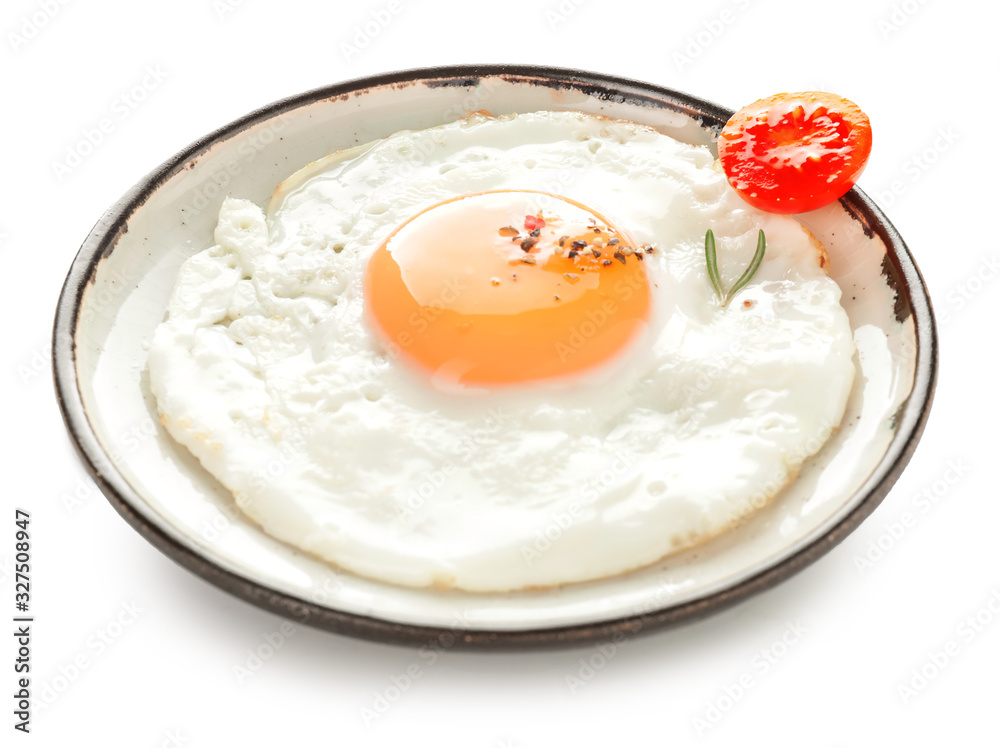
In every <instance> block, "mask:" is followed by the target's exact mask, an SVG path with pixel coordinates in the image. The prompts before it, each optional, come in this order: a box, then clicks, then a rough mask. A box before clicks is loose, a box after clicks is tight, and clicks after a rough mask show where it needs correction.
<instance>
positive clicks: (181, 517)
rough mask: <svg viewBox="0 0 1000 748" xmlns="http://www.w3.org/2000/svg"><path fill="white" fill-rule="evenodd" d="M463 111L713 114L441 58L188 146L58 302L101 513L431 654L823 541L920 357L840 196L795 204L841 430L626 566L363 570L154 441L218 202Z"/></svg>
mask: <svg viewBox="0 0 1000 748" xmlns="http://www.w3.org/2000/svg"><path fill="white" fill-rule="evenodd" d="M477 109H486V110H489V111H490V112H492V113H494V114H504V113H510V112H527V111H536V110H543V109H555V110H577V111H583V112H588V113H592V114H601V115H605V116H609V117H615V118H623V119H629V120H634V121H636V122H641V123H643V124H646V125H650V126H653V127H656V128H657V129H659V130H660V131H661V132H664V133H666V134H669V135H672V136H674V137H676V138H678V139H680V140H684V141H687V142H689V143H696V144H706V145H710V146H711V144H712V142H713V140H714V136H715V135H716V134H717V132H718V130H719V129H720V128H721V127H722V125H723V124H724V123H725V122H726V121H727V120H728V119H729V116H730V115H731V112H730V111H728V110H726V109H723V108H721V107H719V106H717V105H715V104H712V103H710V102H707V101H702V100H700V99H696V98H694V97H692V96H688V95H686V94H683V93H679V92H677V91H671V90H669V89H665V88H661V87H658V86H654V85H650V84H647V83H641V82H638V81H633V80H626V79H621V78H615V77H610V76H605V75H599V74H595V73H587V72H582V71H578V70H566V69H559V68H548V67H545V68H543V67H526V66H508V65H500V66H495V65H494V66H488V65H476V66H456V67H443V68H430V69H420V70H408V71H402V72H395V73H388V74H385V75H379V76H375V77H369V78H363V79H359V80H354V81H350V82H347V83H341V84H338V85H334V86H330V87H327V88H322V89H317V90H315V91H310V92H308V93H304V94H301V95H298V96H294V97H291V98H288V99H284V100H282V101H278V102H275V103H274V104H271V105H269V106H266V107H264V108H262V109H259V110H257V111H255V112H252V113H250V114H248V115H247V116H245V117H243V118H241V119H239V120H237V121H235V122H233V123H232V124H229V125H226V126H225V127H223V128H221V129H219V130H217V131H216V132H213V133H211V134H209V135H207V136H206V137H204V138H202V139H200V140H199V141H197V142H195V143H193V144H192V145H191V146H190V147H188V148H186V149H185V150H184V151H182V152H181V153H179V154H177V155H176V156H174V157H173V158H171V159H169V160H168V161H166V162H165V163H163V164H162V165H160V166H159V167H157V168H156V169H155V170H153V171H152V172H151V173H150V174H149V175H148V176H147V177H146V178H144V179H143V180H142V181H140V182H139V183H138V184H137V185H136V186H135V187H134V188H132V189H131V190H130V191H129V192H128V194H126V195H125V196H124V197H123V198H122V199H121V200H120V201H118V202H117V203H116V204H115V205H113V206H112V207H111V208H110V209H109V210H108V211H107V213H105V214H104V216H103V217H102V218H101V219H100V220H99V221H98V223H97V225H96V226H95V227H94V229H93V231H92V232H91V233H90V235H89V236H88V237H87V238H86V240H85V241H84V243H83V246H82V247H81V248H80V252H79V254H78V255H77V257H76V259H75V261H74V262H73V265H72V267H71V268H70V271H69V275H68V277H67V279H66V283H65V286H64V287H63V290H62V295H61V297H60V299H59V305H58V310H57V313H56V319H55V329H54V336H53V361H54V371H55V379H56V390H57V395H58V398H59V403H60V406H61V408H62V412H63V416H64V418H65V421H66V425H67V427H68V429H69V433H70V436H71V438H72V439H73V441H74V442H75V445H76V447H77V449H78V451H79V453H80V455H81V457H82V459H83V462H84V463H85V465H86V467H87V469H88V470H89V471H90V473H91V474H92V475H93V477H94V480H95V481H96V482H97V485H98V486H99V487H100V489H101V490H102V492H103V493H104V494H105V495H106V496H107V498H108V499H109V501H110V502H111V503H112V504H113V505H114V507H115V508H116V509H117V510H118V512H119V513H120V514H121V515H122V516H123V517H124V518H125V520H126V521H128V522H129V524H131V525H132V526H133V527H134V528H135V529H136V530H137V531H138V532H139V533H140V534H141V535H142V536H143V537H145V538H146V539H147V540H148V541H149V542H150V543H152V544H153V545H154V546H156V547H157V548H159V549H160V550H161V551H163V552H164V553H165V554H167V555H168V556H169V557H170V558H172V559H173V560H175V561H176V562H178V563H179V564H181V565H182V566H184V567H185V568H187V569H189V570H191V571H192V572H194V573H195V574H197V575H199V576H201V577H203V578H205V579H206V580H208V581H209V582H211V583H213V584H215V585H216V586H218V587H220V588H222V589H223V590H226V591H228V592H230V593H232V594H234V595H236V596H238V597H240V598H243V599H244V600H247V601H249V602H251V603H253V604H255V605H258V606H260V607H261V608H264V609H267V610H269V611H272V612H275V613H278V614H280V615H283V616H286V617H288V618H291V619H294V620H296V621H299V622H303V623H306V624H309V625H312V626H316V627H319V628H323V629H328V630H330V631H334V632H337V633H341V634H347V635H352V636H360V637H366V638H370V639H377V640H382V641H390V642H399V643H407V644H421V645H428V644H434V643H435V642H436V643H438V645H439V646H472V647H474V646H487V645H488V646H493V647H524V646H534V645H560V644H563V645H566V644H576V643H582V642H588V641H592V640H595V639H606V638H609V637H614V636H616V635H631V634H635V633H639V632H641V631H650V630H653V629H656V628H659V627H663V626H666V625H669V624H675V623H678V622H681V621H688V620H691V619H694V618H697V617H700V616H704V615H707V614H709V613H712V612H715V611H718V610H721V609H723V608H725V607H727V606H730V605H733V604H735V603H737V602H738V601H740V600H744V599H746V598H747V597H749V596H751V595H753V594H756V593H757V592H760V591H761V590H764V589H767V588H768V587H771V586H773V585H775V584H777V583H778V582H780V581H781V580H783V579H785V578H787V577H788V576H790V575H791V574H794V573H795V572H796V571H799V570H800V569H802V568H803V567H805V566H806V565H808V564H810V563H812V562H813V561H815V560H816V559H817V558H819V557H820V556H822V555H823V554H824V553H826V552H827V551H829V550H830V549H831V548H832V547H833V546H835V545H836V544H837V543H839V542H840V541H841V540H843V539H844V538H845V537H846V536H847V535H848V534H849V533H850V532H851V531H853V530H854V529H855V528H856V527H857V526H858V525H859V524H860V523H861V522H862V521H863V520H864V518H865V517H867V516H868V515H869V514H870V513H871V512H872V511H873V510H874V508H875V507H876V506H877V505H878V503H879V502H880V501H881V500H882V499H883V498H884V497H885V496H886V494H887V493H888V492H889V489H890V488H891V487H892V485H893V483H894V482H895V481H896V479H897V478H898V476H899V475H900V473H901V471H902V470H903V468H904V467H905V465H906V463H907V461H908V460H909V458H910V456H911V455H912V454H913V451H914V449H915V447H916V444H917V441H918V439H919V437H920V434H921V431H922V429H923V426H924V423H925V421H926V419H927V415H928V410H929V408H930V404H931V399H932V396H933V391H934V382H935V377H936V368H937V343H936V335H935V326H934V318H933V314H932V310H931V305H930V301H929V299H928V296H927V291H926V288H925V286H924V283H923V280H922V279H921V277H920V273H919V271H918V270H917V267H916V265H915V264H914V262H913V258H912V257H911V256H910V253H909V251H908V250H907V248H906V245H905V244H904V242H903V240H902V238H901V237H900V236H899V234H898V233H897V232H896V230H895V229H894V228H893V226H892V225H891V224H890V223H889V221H888V219H887V218H886V217H885V216H884V215H883V214H882V212H881V211H880V210H879V209H878V208H877V207H876V206H875V205H874V204H873V203H872V201H871V200H870V199H869V198H868V197H866V196H865V195H864V193H862V192H861V191H860V190H858V189H856V188H855V189H853V190H852V191H851V192H850V193H848V195H846V196H845V197H844V198H842V199H841V200H840V201H839V202H837V203H834V204H833V205H830V206H827V207H826V208H823V209H820V210H818V211H814V212H812V213H808V214H804V215H802V216H800V219H801V220H802V222H803V223H804V224H805V225H806V226H807V227H808V228H809V229H810V230H811V231H812V232H813V233H814V234H815V235H816V236H817V237H818V238H819V239H820V240H821V241H823V242H824V243H825V244H826V246H827V248H828V250H829V253H830V256H831V258H832V271H831V275H832V276H833V277H834V279H835V280H836V281H837V282H838V283H839V284H840V286H841V288H842V289H843V291H844V296H843V304H844V306H845V308H846V310H847V313H848V316H849V319H850V322H851V327H852V329H853V330H854V337H855V343H856V345H857V349H858V354H857V356H856V358H855V366H856V367H857V374H858V375H857V377H856V382H855V386H854V389H853V391H852V393H851V397H850V401H849V403H848V407H847V413H846V415H845V417H844V422H843V424H842V426H841V428H840V429H839V430H838V432H837V433H836V434H835V435H834V436H833V438H832V439H831V440H830V441H829V442H828V443H827V444H826V445H825V447H824V448H823V449H822V450H821V451H820V452H819V453H818V454H817V455H816V456H814V457H813V458H812V459H810V460H809V461H808V462H807V463H806V464H805V465H804V466H803V468H802V470H801V472H800V474H799V477H798V478H797V479H796V480H795V481H794V482H793V483H792V484H791V485H790V486H789V487H788V488H787V489H786V490H785V491H783V492H782V494H780V496H779V497H778V498H777V499H776V500H775V501H773V502H772V503H771V504H769V505H768V506H767V507H765V508H764V509H762V510H760V511H759V512H757V513H756V514H754V515H753V516H752V518H751V519H750V520H749V521H747V522H745V523H744V524H742V525H740V526H739V527H737V528H736V529H734V530H733V531H731V532H729V533H726V534H723V535H722V536H720V537H718V538H716V539H715V540H713V541H710V542H708V543H705V544H702V545H699V546H697V547H695V548H693V549H691V550H688V551H686V552H682V553H679V554H676V555H673V556H670V557H669V558H667V559H665V560H663V561H661V562H660V563H657V564H655V565H653V566H650V567H647V568H645V569H642V570H639V571H636V572H632V573H630V574H625V575H622V576H618V577H615V578H611V579H605V580H600V581H595V582H589V583H584V584H573V585H567V586H564V587H560V588H557V589H551V590H545V591H525V592H517V593H504V594H476V593H462V592H456V591H452V592H438V591H432V590H417V589H407V588H400V587H395V586H392V585H388V584H384V583H380V582H377V581H373V580H368V579H362V578H359V577H355V576H353V575H351V574H348V573H345V572H340V571H337V570H335V569H334V568H332V567H330V566H328V565H327V564H325V563H323V562H321V561H318V560H316V559H313V558H311V557H309V556H306V555H304V554H302V553H300V552H298V551H297V550H295V549H294V548H291V547H290V546H287V545H284V544H283V543H281V542H279V541H276V540H274V539H272V538H270V537H268V536H267V535H264V534H263V532H262V531H260V530H259V529H258V528H257V527H256V526H255V525H253V524H252V523H251V522H249V521H248V520H245V519H244V518H243V516H242V514H241V513H240V512H238V511H237V510H236V507H235V504H234V502H233V499H232V497H231V495H230V494H229V492H228V491H227V490H226V489H225V488H223V487H222V486H221V485H220V484H219V483H218V482H216V481H215V480H214V478H212V477H211V476H210V475H209V474H208V473H207V472H206V471H205V470H204V469H203V468H202V467H201V465H200V464H199V463H198V462H197V460H195V459H194V458H193V457H192V456H191V455H190V454H189V453H188V452H187V451H186V450H185V449H184V448H183V447H180V446H179V445H177V444H176V443H175V442H174V441H173V440H172V439H171V438H170V437H169V436H168V435H167V434H166V432H165V430H164V429H163V428H162V426H161V425H160V423H159V420H158V417H157V414H156V407H155V404H154V402H153V399H152V396H151V395H150V392H149V386H148V377H147V374H146V349H147V344H148V341H149V340H150V337H151V335H152V332H153V330H154V328H155V327H156V325H157V324H158V323H159V322H160V320H161V319H162V318H163V315H164V311H165V308H166V301H167V297H168V294H169V293H170V290H171V288H172V285H173V281H174V278H175V277H176V274H177V270H178V268H179V266H180V264H181V263H182V262H183V261H184V260H185V259H186V258H187V257H189V256H191V255H192V254H193V253H195V252H197V251H199V250H200V249H203V248H205V247H206V246H208V245H209V244H211V242H212V232H213V229H214V225H215V220H216V218H217V216H218V210H219V207H220V205H221V203H222V200H223V198H224V197H225V196H227V195H232V196H238V197H245V198H249V199H251V200H254V201H255V202H257V203H258V204H264V203H265V202H266V200H267V198H268V197H269V195H270V194H271V191H272V190H273V189H274V187H275V185H277V184H278V183H279V182H280V181H281V180H282V179H283V178H284V177H286V176H287V175H289V174H291V173H292V172H294V171H296V170H297V169H298V168H300V167H302V166H304V165H305V164H307V163H309V162H311V161H313V160H315V159H317V158H320V157H322V156H324V155H326V154H327V153H329V152H330V151H334V150H337V149H340V148H345V147H348V146H352V145H356V144H358V143H364V142H367V141H370V140H373V139H376V138H380V137H384V136H387V135H389V134H391V133H393V132H396V131H398V130H402V129H417V128H426V127H432V126H434V125H439V124H442V123H445V122H448V121H452V120H454V119H457V118H458V117H461V116H463V115H464V114H466V113H467V112H468V111H470V110H477ZM277 469H280V466H277Z"/></svg>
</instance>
